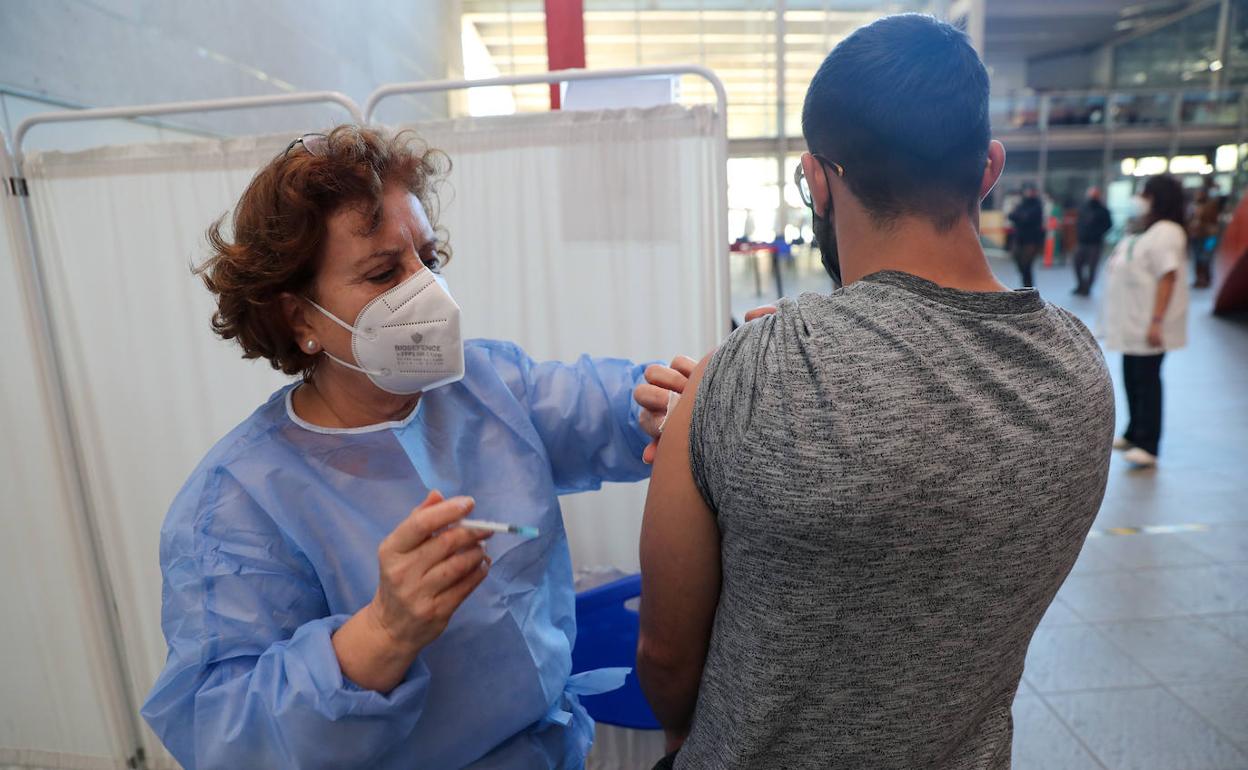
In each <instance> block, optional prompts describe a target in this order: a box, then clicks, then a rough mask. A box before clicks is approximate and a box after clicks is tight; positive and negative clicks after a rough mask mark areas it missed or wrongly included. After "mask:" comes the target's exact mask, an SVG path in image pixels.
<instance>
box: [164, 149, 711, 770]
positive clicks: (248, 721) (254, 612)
mask: <svg viewBox="0 0 1248 770" xmlns="http://www.w3.org/2000/svg"><path fill="white" fill-rule="evenodd" d="M448 162H449V161H448V160H447V159H446V157H445V156H444V155H442V154H441V153H439V152H437V151H434V150H429V149H428V148H426V147H424V146H423V145H422V144H420V143H419V142H418V141H415V140H414V137H413V135H412V134H411V133H410V132H405V133H401V134H398V135H396V136H392V135H390V134H388V133H386V132H383V131H381V130H378V129H371V128H362V127H359V126H350V125H347V126H339V127H338V128H336V129H334V130H333V131H332V132H330V133H329V134H327V135H326V134H306V135H304V136H302V137H299V138H297V139H295V140H294V141H292V142H291V143H290V144H289V146H287V148H286V151H285V152H283V153H280V154H279V155H278V156H277V157H275V158H274V159H273V160H272V161H271V162H270V163H268V164H267V165H266V166H265V167H264V168H262V169H261V170H260V171H259V172H258V173H257V174H256V176H255V177H254V178H253V179H252V181H251V184H250V185H249V186H248V188H247V190H246V192H244V193H243V196H242V198H241V199H240V200H239V202H238V206H237V208H236V209H235V212H234V221H233V228H232V232H231V233H230V234H229V235H228V236H227V235H226V234H225V233H224V232H223V231H222V226H221V225H222V223H221V222H218V223H217V224H216V225H214V226H213V227H212V229H211V230H210V231H209V239H210V241H211V244H212V249H213V253H212V255H211V257H210V258H209V259H208V261H207V263H206V264H205V265H204V266H203V267H202V269H201V271H200V273H201V275H202V277H203V279H204V282H205V283H206V284H207V287H208V289H209V291H211V292H212V293H213V294H214V295H215V298H216V303H217V310H216V313H215V314H214V316H213V319H212V325H213V328H214V329H215V330H216V332H217V333H218V334H219V335H221V336H222V337H224V338H226V339H234V340H236V341H237V342H238V343H239V345H240V346H241V347H242V349H243V355H244V357H246V358H261V359H265V360H267V361H268V363H269V364H271V365H272V366H273V367H274V368H276V369H280V370H282V371H283V372H285V373H287V374H290V375H298V376H299V380H298V381H297V382H294V383H292V384H290V385H288V386H286V387H283V388H282V389H280V390H278V391H277V392H276V393H274V394H273V395H272V397H270V398H269V400H268V401H267V402H265V403H264V404H261V405H260V407H259V408H258V409H256V411H255V412H254V413H253V414H252V415H251V416H250V417H248V418H247V419H246V420H244V421H243V422H242V423H241V424H240V425H239V426H238V427H237V428H235V429H234V430H233V431H231V432H230V433H229V434H228V435H227V436H225V438H223V439H222V440H221V441H220V442H218V443H217V445H216V446H215V447H213V449H212V450H211V451H209V453H208V455H207V456H206V457H205V458H204V460H203V461H202V462H201V463H200V465H199V467H198V468H196V469H195V471H194V472H193V473H192V474H191V476H190V478H189V479H188V480H187V482H186V485H185V486H184V487H183V488H182V490H181V491H180V492H179V493H178V495H177V497H176V498H175V499H174V501H173V504H172V506H171V507H170V509H169V513H168V515H167V517H166V518H165V524H164V526H163V527H162V529H161V541H160V562H161V571H162V573H163V575H164V590H163V605H162V608H161V625H162V628H163V630H164V632H165V638H166V640H167V642H168V645H169V655H168V658H167V660H166V663H165V668H164V671H163V672H162V673H161V675H160V677H159V679H158V680H157V681H156V683H155V685H154V686H153V687H152V691H151V693H150V694H149V695H148V698H147V702H146V703H144V705H143V709H142V713H143V717H144V718H145V719H146V720H147V722H148V724H149V725H151V727H152V729H153V730H154V731H155V732H156V734H157V735H158V736H160V739H161V740H162V741H163V742H164V744H165V746H166V747H167V748H168V749H169V751H170V752H171V753H172V754H173V755H174V757H175V758H176V759H177V760H178V762H179V763H180V764H181V766H183V767H185V768H187V770H243V769H244V768H274V770H276V769H277V768H282V769H283V770H298V769H300V768H335V770H341V769H345V768H357V767H358V768H369V770H387V769H388V768H393V769H395V770H398V769H399V768H402V769H403V770H407V769H408V768H415V767H420V768H464V767H471V768H531V767H552V768H568V769H569V770H572V769H574V768H579V767H581V766H582V765H583V763H584V760H585V756H586V753H587V752H588V750H589V746H590V742H591V740H592V738H593V732H594V725H593V720H591V719H590V718H589V715H588V714H587V713H586V711H585V709H584V708H583V707H582V706H581V705H580V703H579V702H578V700H577V695H578V694H585V693H587V692H601V691H603V689H610V688H611V684H612V683H611V682H610V681H609V680H610V679H612V678H613V677H614V678H615V679H616V680H617V682H618V683H622V676H620V675H619V672H618V671H616V672H610V671H599V672H585V673H582V674H577V675H576V676H571V675H570V673H571V667H572V656H571V650H572V645H573V643H574V641H575V639H576V619H575V613H574V608H575V596H574V594H573V588H572V564H571V558H570V554H569V551H568V540H567V535H566V534H565V532H564V527H563V519H562V515H561V513H560V509H559V499H558V497H557V496H558V495H560V494H566V493H570V492H579V491H583V490H587V489H594V488H597V487H598V486H599V485H600V484H601V483H602V482H603V481H635V480H639V479H643V478H645V477H647V476H648V475H649V473H650V471H649V467H648V466H647V465H646V462H645V460H646V459H647V458H648V457H649V456H650V452H652V451H653V447H651V446H648V443H649V441H650V439H651V437H653V436H657V435H658V424H659V421H660V420H661V419H662V418H663V417H664V416H665V415H666V404H667V392H666V391H665V390H664V389H663V388H661V387H659V386H658V385H654V384H651V382H647V380H651V379H655V378H657V379H658V380H663V378H668V379H666V380H664V381H666V382H669V383H671V384H673V386H674V387H675V389H676V390H679V389H680V387H681V386H682V385H683V382H684V376H683V375H682V374H680V373H679V372H678V371H677V370H675V369H669V368H667V367H660V366H657V365H656V366H650V367H645V366H639V365H636V364H633V363H630V362H628V361H622V360H617V359H605V358H599V359H593V358H590V357H588V356H583V357H581V358H580V359H579V360H578V361H576V362H575V363H569V364H564V363H558V362H544V363H538V362H535V361H533V360H531V359H530V358H529V357H528V356H527V355H525V353H524V351H523V350H521V349H520V348H519V347H517V346H516V345H514V344H511V343H508V342H499V341H494V340H470V341H467V342H464V341H463V340H462V338H461V336H460V312H459V306H458V305H457V304H456V303H455V301H454V300H453V299H452V298H451V295H450V293H449V290H448V288H447V285H446V282H445V281H444V280H443V278H442V276H441V275H440V274H439V273H440V272H441V270H442V268H443V266H444V265H445V264H446V262H447V260H448V259H449V258H450V249H449V247H448V245H447V242H446V240H445V237H446V234H445V233H443V232H440V231H439V230H438V227H437V209H436V205H435V204H436V202H437V195H436V185H437V184H438V182H439V181H440V179H441V178H442V175H443V174H444V173H445V171H446V170H447V168H448V165H447V164H448ZM508 256H509V257H511V255H508ZM514 301H516V302H523V301H524V297H523V295H517V296H516V298H515V299H514ZM685 360H686V361H687V366H684V365H683V364H681V363H679V362H678V363H677V366H678V367H682V368H684V369H685V371H691V370H692V366H693V363H694V362H693V361H691V360H688V359H685ZM634 395H636V398H637V400H636V401H634ZM647 397H648V398H649V400H650V402H652V403H653V404H655V405H656V408H657V411H650V410H648V409H646V408H644V407H643V405H642V401H645V400H647ZM442 492H445V493H446V497H445V498H443V496H442V494H441V493H442ZM470 514H471V516H472V519H474V520H475V519H486V520H493V522H494V523H495V524H499V523H501V525H502V526H501V529H502V530H503V533H502V534H499V535H497V536H496V537H494V538H493V539H492V540H490V541H489V542H488V543H487V542H486V538H488V537H489V536H490V529H483V528H482V527H488V525H489V523H488V522H486V523H485V524H483V523H481V522H479V521H469V520H468V518H467V517H469V515H470Z"/></svg>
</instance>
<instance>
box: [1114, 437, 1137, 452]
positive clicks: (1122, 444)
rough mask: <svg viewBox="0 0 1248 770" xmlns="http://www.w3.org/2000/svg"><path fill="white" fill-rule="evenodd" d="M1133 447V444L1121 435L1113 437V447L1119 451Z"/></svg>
mask: <svg viewBox="0 0 1248 770" xmlns="http://www.w3.org/2000/svg"><path fill="white" fill-rule="evenodd" d="M1134 448H1135V444H1132V443H1131V442H1130V441H1127V440H1126V439H1125V438H1123V437H1122V436H1117V437H1116V438H1114V449H1117V450H1118V451H1119V452H1125V451H1127V450H1128V449H1134Z"/></svg>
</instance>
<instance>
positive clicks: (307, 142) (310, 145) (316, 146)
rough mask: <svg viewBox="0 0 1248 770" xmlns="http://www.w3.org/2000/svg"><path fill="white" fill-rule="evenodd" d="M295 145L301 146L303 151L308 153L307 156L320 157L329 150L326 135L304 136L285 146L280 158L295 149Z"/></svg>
mask: <svg viewBox="0 0 1248 770" xmlns="http://www.w3.org/2000/svg"><path fill="white" fill-rule="evenodd" d="M295 145H303V149H305V150H307V151H308V154H309V155H315V156H316V157H318V158H319V157H321V156H322V155H324V154H325V152H326V151H327V150H328V149H329V136H328V135H327V134H304V135H303V136H301V137H299V138H298V139H295V140H294V141H293V142H291V143H290V144H288V145H286V151H285V152H283V153H282V157H283V158H284V157H286V156H287V155H289V154H290V151H291V150H293V149H295Z"/></svg>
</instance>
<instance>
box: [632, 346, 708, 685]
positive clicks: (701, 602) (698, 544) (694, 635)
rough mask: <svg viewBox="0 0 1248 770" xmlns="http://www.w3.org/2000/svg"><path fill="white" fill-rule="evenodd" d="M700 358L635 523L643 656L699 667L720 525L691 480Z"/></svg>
mask: <svg viewBox="0 0 1248 770" xmlns="http://www.w3.org/2000/svg"><path fill="white" fill-rule="evenodd" d="M709 359H710V356H707V357H706V358H704V359H702V361H701V362H699V363H698V366H697V368H696V369H695V370H694V372H693V375H692V376H691V377H690V378H689V382H688V384H687V385H686V387H685V392H684V394H683V395H682V397H681V399H680V402H679V403H678V404H677V405H676V409H675V410H674V411H673V413H672V415H671V416H670V417H669V418H668V421H667V424H666V426H665V428H664V431H663V437H662V440H661V441H660V442H659V447H658V454H657V456H656V458H655V462H654V472H653V475H652V476H651V478H650V491H649V494H648V495H647V497H646V511H645V518H644V520H643V522H642V528H641V576H642V603H641V636H642V642H641V647H642V652H643V655H646V656H648V657H651V658H653V659H657V660H661V661H664V662H665V663H667V664H669V665H677V666H684V665H686V664H689V665H692V664H696V665H697V668H698V670H699V671H700V670H701V665H702V661H703V659H704V658H705V655H706V647H707V645H708V643H709V641H710V635H711V625H712V622H713V620H714V617H715V608H716V605H717V604H718V602H719V586H720V561H719V527H718V525H717V523H716V521H715V517H714V515H713V514H712V513H711V510H710V508H709V507H708V506H707V504H706V501H705V500H703V499H702V494H701V493H700V492H699V491H698V487H697V485H696V484H695V483H694V480H693V472H692V469H691V467H690V463H689V426H690V423H691V418H692V415H693V407H694V402H695V398H696V395H697V391H698V388H699V387H700V385H701V382H702V376H703V374H704V372H705V370H706V365H707V361H708V360H709Z"/></svg>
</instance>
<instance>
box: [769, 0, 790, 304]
mask: <svg viewBox="0 0 1248 770" xmlns="http://www.w3.org/2000/svg"><path fill="white" fill-rule="evenodd" d="M784 8H785V0H776V40H775V47H776V193H777V197H778V198H779V200H778V201H777V202H776V242H773V244H772V245H773V247H774V250H773V251H772V252H771V269H772V271H773V272H774V273H775V274H776V296H777V297H783V296H784V279H783V278H782V277H781V276H780V248H779V245H778V242H779V241H781V240H784V226H785V224H787V223H788V221H789V217H788V213H789V207H788V205H787V204H786V203H785V202H784V182H785V179H784V151H785V148H786V146H787V145H788V142H787V141H786V138H787V137H786V133H787V131H788V126H787V125H786V124H787V121H786V120H785V117H786V113H785V110H786V105H785V98H784V96H785V94H784V74H785V73H784V32H785V26H784V23H785V22H784Z"/></svg>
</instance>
